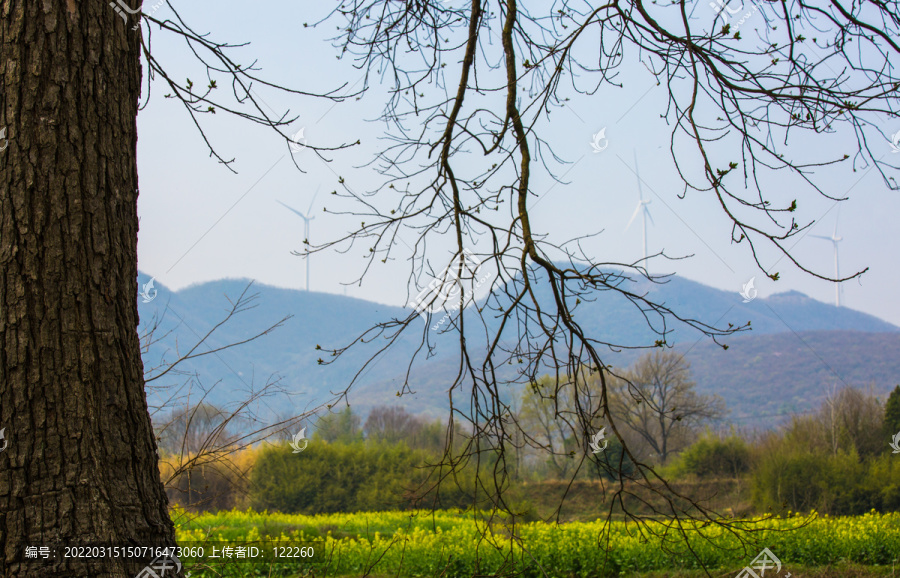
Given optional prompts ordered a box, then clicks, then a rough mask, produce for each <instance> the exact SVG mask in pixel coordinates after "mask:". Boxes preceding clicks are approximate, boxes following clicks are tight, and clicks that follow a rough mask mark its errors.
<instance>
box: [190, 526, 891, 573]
mask: <svg viewBox="0 0 900 578" xmlns="http://www.w3.org/2000/svg"><path fill="white" fill-rule="evenodd" d="M174 514H175V516H176V518H177V520H178V523H179V528H178V540H179V544H182V543H185V542H188V541H192V542H193V543H199V542H200V541H203V540H232V541H243V540H265V539H275V540H309V541H316V542H318V544H317V545H316V550H317V552H318V553H317V556H318V561H317V562H316V563H315V564H314V565H312V566H310V565H309V564H306V565H303V563H302V562H286V563H276V564H261V563H256V564H251V563H247V562H236V561H231V562H229V563H227V564H225V565H220V566H217V567H216V569H215V573H213V572H212V571H210V570H205V569H204V568H203V566H202V564H196V565H193V566H191V565H190V564H187V567H188V569H189V570H191V571H192V578H196V577H205V576H214V575H216V576H299V575H302V574H304V573H305V572H304V570H305V569H306V568H314V572H315V576H326V575H327V576H362V575H364V574H367V573H368V574H369V575H372V576H440V575H443V576H471V575H473V574H482V575H484V574H491V573H504V574H512V573H517V574H518V575H520V576H542V575H544V574H543V573H546V575H549V576H560V577H562V576H565V577H569V576H571V577H575V576H578V577H589V576H591V577H593V576H597V577H601V576H646V577H647V578H650V577H651V576H652V577H654V578H661V577H663V576H672V577H674V576H683V577H688V576H701V575H705V574H704V573H703V572H702V568H703V567H704V566H705V567H706V568H708V569H710V571H711V573H712V575H714V576H734V575H735V574H736V573H737V572H739V571H740V570H741V569H742V568H743V567H744V566H746V565H748V564H749V563H750V561H751V560H752V559H753V558H754V557H755V556H756V555H757V554H758V553H759V552H760V550H761V549H762V548H763V547H768V548H769V549H770V550H771V551H772V552H773V553H774V554H775V555H776V556H777V557H778V558H780V560H781V561H782V563H783V569H782V572H781V573H780V574H778V575H777V576H785V575H786V574H787V573H788V572H791V573H792V577H799V576H821V577H826V576H894V569H893V565H894V564H896V563H897V562H898V561H900V514H885V515H879V514H875V513H872V514H867V515H865V516H858V517H851V518H830V517H825V516H816V515H812V516H805V517H801V516H796V517H791V518H780V519H772V520H745V521H739V522H736V524H737V526H738V527H739V528H742V529H745V530H747V531H748V532H747V534H746V536H744V537H745V539H746V540H747V541H748V542H749V543H748V544H747V545H746V547H744V546H742V544H741V542H740V540H739V539H738V538H737V537H736V536H735V534H734V533H733V532H730V531H729V530H728V528H726V527H724V526H720V525H718V524H708V525H706V526H699V527H694V526H687V525H685V526H683V527H682V528H681V529H679V528H678V527H677V526H675V525H673V524H671V523H669V524H663V523H661V522H648V524H647V525H644V526H641V527H638V526H637V525H636V524H634V523H628V524H626V523H624V522H614V523H613V524H612V526H611V527H609V528H608V531H605V528H604V524H603V523H602V522H572V523H567V524H562V525H554V524H549V523H544V522H532V523H527V524H521V525H512V524H507V523H504V522H503V521H502V520H499V519H496V518H495V519H494V520H490V519H489V518H486V517H485V516H484V515H482V514H478V515H475V514H473V513H471V512H459V511H440V512H435V513H432V512H425V511H419V512H381V513H371V512H370V513H358V514H331V515H320V516H304V515H296V514H278V513H268V514H267V513H254V512H241V511H231V512H219V513H216V514H201V515H191V514H187V513H185V512H179V511H176V512H174ZM729 522H732V523H735V522H734V521H729ZM685 537H686V538H687V541H685ZM692 552H693V554H692ZM697 570H700V572H696V571H697ZM772 572H773V571H772V570H770V571H769V572H768V573H767V574H766V576H770V575H771V574H772Z"/></svg>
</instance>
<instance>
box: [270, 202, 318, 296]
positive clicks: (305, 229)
mask: <svg viewBox="0 0 900 578" xmlns="http://www.w3.org/2000/svg"><path fill="white" fill-rule="evenodd" d="M318 194H319V189H316V193H315V194H314V195H313V198H312V201H310V202H309V208H308V209H306V215H309V214H310V211H312V206H313V203H315V202H316V195H318ZM278 203H279V204H280V205H281V206H283V207H285V208H286V209H287V210H289V211H291V212H292V213H294V214H296V215H298V216H299V217H300V218H301V219H303V236H304V238H305V239H306V243H307V245H308V244H309V222H310V221H312V220H313V219H315V218H316V217H315V215H313V216H312V217H307V216H306V215H304V214H303V213H301V212H300V211H298V210H297V209H294V208H293V207H290V206H288V205H285V204H284V203H282V202H281V201H278ZM306 291H307V292H309V254H307V255H306Z"/></svg>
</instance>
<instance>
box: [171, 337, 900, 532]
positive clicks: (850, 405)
mask: <svg viewBox="0 0 900 578" xmlns="http://www.w3.org/2000/svg"><path fill="white" fill-rule="evenodd" d="M676 361H677V363H675V362H673V359H670V358H667V357H666V355H665V354H662V355H661V356H660V355H657V356H656V357H654V356H649V357H646V358H644V359H643V360H642V362H639V363H637V364H636V365H635V366H634V368H632V370H631V372H630V373H629V374H628V375H627V376H626V377H627V378H628V379H629V381H630V382H631V384H632V385H631V386H629V387H630V388H632V389H633V388H634V387H635V385H634V384H638V386H637V387H640V384H641V383H644V384H649V383H653V379H651V377H652V376H651V374H652V373H653V371H657V370H660V368H664V369H665V371H666V374H667V375H669V377H670V383H669V384H668V385H667V388H668V389H667V390H666V392H665V393H666V395H668V396H669V397H672V398H673V399H675V400H676V402H677V406H678V407H676V408H674V410H673V411H672V412H670V411H669V410H670V409H672V408H661V411H662V412H664V413H663V415H665V416H668V418H667V419H669V418H670V419H671V420H672V422H673V423H672V426H673V427H671V428H667V427H665V426H663V427H661V428H660V427H657V428H655V429H654V428H653V427H650V426H647V425H646V424H648V423H653V422H654V421H661V420H646V419H632V420H629V413H628V411H629V409H628V406H627V405H626V404H627V403H628V398H626V397H624V392H627V391H631V390H629V389H625V388H624V387H623V386H622V383H615V382H609V380H608V385H609V387H610V400H611V402H610V405H611V409H612V410H613V412H614V415H616V416H617V419H618V420H619V421H618V423H619V425H620V426H621V427H619V428H618V429H619V430H620V432H622V433H623V434H624V435H625V436H626V443H627V444H628V446H629V448H630V449H631V451H632V453H633V455H635V456H637V458H638V459H640V460H641V461H645V462H646V463H652V464H654V465H655V466H656V467H657V468H658V470H659V471H660V472H661V473H662V475H663V476H664V477H665V478H666V479H667V480H670V481H672V482H674V483H681V484H685V485H688V486H691V485H692V484H693V485H694V486H696V487H698V488H699V487H703V488H705V489H706V490H705V491H709V490H710V488H712V489H713V490H715V489H716V487H717V484H718V485H719V486H720V488H721V490H722V491H721V492H718V493H720V494H721V495H727V496H728V500H730V502H731V503H730V504H729V505H728V508H729V509H730V511H731V512H733V513H736V514H738V515H745V514H752V513H763V512H767V511H769V512H772V511H781V510H792V511H809V510H816V511H818V512H820V513H828V514H834V515H839V514H861V513H864V512H867V511H870V510H873V509H874V510H877V511H881V512H886V511H897V510H900V452H898V453H897V454H894V453H892V452H893V449H892V447H891V445H890V443H894V444H895V445H896V444H897V443H898V442H897V441H896V438H895V435H896V434H900V386H898V387H897V388H895V389H894V391H893V392H892V393H891V395H890V397H889V398H888V400H887V401H886V402H883V401H882V400H880V399H878V398H877V397H875V396H874V395H872V394H871V393H867V392H865V391H862V390H860V389H855V388H851V387H845V388H844V389H841V390H837V391H835V392H834V393H833V394H832V395H830V396H829V397H828V398H827V399H826V401H825V402H824V403H823V405H822V406H821V407H820V408H819V410H818V411H817V412H815V413H813V414H810V415H804V416H795V417H794V418H793V419H792V421H791V422H790V424H788V425H787V426H785V427H783V428H782V429H780V430H778V431H773V432H766V433H762V434H759V433H753V432H737V431H735V430H734V429H731V430H725V431H723V430H722V429H721V428H720V429H718V430H717V429H715V428H714V425H715V424H716V423H717V422H716V420H717V419H718V418H720V417H721V416H722V415H723V414H724V407H723V406H722V404H721V400H718V399H716V398H713V397H708V396H699V395H698V394H696V393H695V392H694V391H693V382H691V381H690V375H689V370H688V369H689V368H688V367H687V366H686V364H684V363H683V361H682V360H680V359H678V360H676ZM648 372H649V373H648ZM548 386H549V380H548V381H547V382H542V383H538V384H534V386H533V387H532V388H530V389H528V390H526V391H525V392H524V393H523V395H522V396H521V398H520V399H519V400H518V403H517V404H516V407H517V408H518V409H517V416H516V417H517V419H518V420H519V423H520V424H522V426H523V428H524V429H525V430H526V431H529V432H531V434H530V435H531V437H532V438H533V439H532V441H534V442H535V443H533V444H531V445H529V444H521V443H514V444H513V443H511V444H509V447H508V448H507V455H506V456H505V462H504V463H505V465H504V466H503V468H505V472H506V474H507V478H508V480H509V485H508V491H509V494H508V497H509V498H510V499H511V500H512V501H513V502H514V503H516V504H517V506H518V507H519V508H520V509H521V510H522V511H530V512H532V514H534V513H535V511H537V513H539V514H540V515H546V514H547V510H548V509H551V510H552V508H553V507H554V505H553V504H549V503H540V502H543V501H546V500H549V498H548V497H547V496H550V495H555V493H554V492H552V491H550V488H555V487H559V486H560V481H565V480H569V479H575V480H576V482H577V484H576V486H572V487H573V488H578V491H579V492H587V493H590V492H597V491H601V490H598V489H596V488H600V487H601V485H600V484H596V482H598V481H600V480H602V479H606V480H610V479H618V478H622V479H623V482H625V483H627V482H628V478H629V477H630V476H631V475H632V473H633V471H634V467H633V464H631V462H630V461H629V460H628V459H627V458H626V457H624V456H623V452H622V444H621V441H620V440H618V439H616V438H615V436H610V437H608V439H605V440H604V441H605V442H606V447H605V449H604V451H603V452H602V453H600V454H597V455H595V456H594V457H593V458H592V459H593V460H594V461H592V462H591V465H592V466H593V467H580V468H576V464H578V462H579V459H582V458H583V456H584V451H583V449H582V448H583V442H584V440H583V439H582V437H583V436H590V435H591V434H593V433H594V432H596V431H598V429H597V428H600V427H602V426H601V425H600V424H596V425H595V424H592V428H593V429H592V430H591V431H588V432H580V431H576V430H570V431H567V430H566V429H565V428H562V427H559V425H560V421H565V420H560V417H559V416H560V415H563V417H565V411H566V408H567V404H570V402H571V400H568V399H563V396H561V395H559V393H558V391H557V394H556V395H555V396H554V395H550V394H547V391H549V389H548ZM676 386H677V387H676ZM673 392H674V393H673ZM633 393H634V392H633V391H632V395H633ZM659 393H660V392H656V391H654V390H653V388H652V387H648V388H647V389H646V390H644V391H643V392H642V395H644V396H646V399H648V400H651V401H652V400H653V399H654V396H655V395H658V394H659ZM676 394H677V395H676ZM645 403H647V402H646V401H645ZM648 405H652V404H648ZM560 412H562V413H560ZM194 415H195V419H194V420H193V422H194V425H193V427H200V424H202V423H204V420H198V419H196V412H195V413H194ZM204 415H206V416H207V418H208V419H207V420H205V423H206V425H205V427H207V428H211V427H213V428H214V425H215V415H216V413H215V410H214V408H210V409H209V410H208V411H206V412H205V414H204ZM646 417H647V416H646V415H645V416H643V418H646ZM679 418H680V419H679ZM174 421H176V422H177V419H175V420H174ZM172 423H173V422H172V421H170V422H169V424H168V427H167V428H165V430H163V431H162V432H161V435H160V449H161V451H160V453H161V457H162V461H161V463H162V465H161V470H162V473H163V479H164V480H170V481H169V484H168V493H169V497H170V500H172V501H174V502H177V503H179V504H181V505H182V506H185V507H188V508H192V509H195V510H219V509H230V508H234V507H238V508H245V507H253V508H254V509H257V510H270V511H282V512H299V513H309V514H314V513H328V512H354V511H369V510H387V509H406V508H421V507H426V508H431V507H435V508H451V507H467V506H473V505H476V506H477V505H487V502H486V500H487V499H488V498H489V497H488V496H486V495H483V491H484V490H483V489H481V488H480V487H479V488H478V489H477V490H476V483H475V481H474V475H473V472H474V468H475V467H476V463H475V460H474V459H473V458H472V457H471V456H470V457H468V458H467V459H463V460H461V461H460V458H461V456H464V455H465V454H466V452H464V451H463V445H464V444H466V443H469V442H470V440H469V439H468V438H467V437H466V435H465V432H464V429H463V428H462V427H460V425H459V424H455V425H454V432H455V433H454V438H453V439H454V443H453V444H452V445H451V446H450V447H447V445H446V444H445V440H446V439H447V434H448V425H449V424H448V423H447V422H446V421H441V420H436V421H425V420H423V419H420V418H418V417H416V416H413V415H410V414H409V413H407V412H406V411H405V410H403V409H402V408H399V407H376V408H374V409H373V410H372V411H371V412H370V413H369V415H368V416H367V419H366V421H365V423H362V420H361V418H360V416H358V415H356V414H355V413H354V412H353V411H352V409H351V408H349V407H347V408H344V409H343V410H342V411H339V412H336V413H332V414H328V415H326V416H324V417H322V418H321V419H319V421H318V423H317V424H316V431H315V432H314V434H313V436H312V438H311V439H310V440H309V442H308V444H307V445H306V447H305V449H303V451H301V452H295V451H294V449H293V448H292V447H291V445H290V443H289V442H290V436H289V435H287V436H285V439H283V440H280V441H278V442H277V443H266V444H261V445H258V446H256V447H251V448H248V449H244V450H241V451H235V452H227V451H225V452H220V453H219V454H218V455H217V458H216V459H212V460H211V459H196V463H191V460H192V459H193V458H194V457H197V456H200V455H202V448H201V447H199V444H196V443H195V446H197V447H193V446H192V445H191V443H185V440H188V441H190V440H193V439H194V438H195V437H197V438H202V436H193V437H192V436H191V435H190V433H191V432H190V431H189V430H190V427H187V426H185V424H181V425H182V427H180V428H179V427H177V424H176V426H172ZM642 424H644V427H643V429H642ZM230 435H237V434H230ZM223 436H224V437H226V438H227V436H226V435H225V434H223ZM226 441H227V440H226ZM226 447H227V444H226ZM541 448H543V449H541ZM182 450H183V451H182ZM548 450H549V452H548ZM492 460H493V461H492ZM479 461H480V463H479V464H477V465H478V467H480V468H486V469H483V470H482V471H490V469H491V468H495V466H497V463H496V458H495V457H492V456H491V455H490V454H489V453H485V454H482V455H480V458H479ZM450 462H456V463H457V467H456V468H455V471H451V468H450V467H449V465H448V464H449V463H450ZM620 462H621V464H622V467H621V468H619V467H618V465H619V464H620ZM185 463H188V464H190V465H189V467H184V464H185ZM439 464H443V465H439ZM179 468H181V469H180V470H179ZM173 473H178V475H175V476H173V475H172V474H173ZM438 482H440V483H438ZM541 485H546V487H547V491H544V492H542V491H541V490H540V489H539V488H540V487H541ZM694 486H691V487H694ZM592 488H593V489H592ZM479 492H482V493H479ZM713 493H715V492H713ZM599 497H602V496H596V498H599ZM590 501H591V500H590V499H587V498H586V503H588V504H589V503H590ZM593 501H595V502H596V501H598V500H597V499H594V500H593ZM720 505H722V504H720ZM597 507H598V508H600V507H601V505H600V504H597ZM591 511H592V510H591ZM598 512H599V509H598ZM585 515H587V512H585Z"/></svg>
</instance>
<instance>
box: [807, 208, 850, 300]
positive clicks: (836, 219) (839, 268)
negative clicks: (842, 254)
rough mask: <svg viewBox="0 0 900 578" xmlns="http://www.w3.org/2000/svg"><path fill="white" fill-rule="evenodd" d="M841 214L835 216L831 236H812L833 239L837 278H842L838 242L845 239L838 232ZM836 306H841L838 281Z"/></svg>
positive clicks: (835, 295)
mask: <svg viewBox="0 0 900 578" xmlns="http://www.w3.org/2000/svg"><path fill="white" fill-rule="evenodd" d="M839 216H840V213H838V214H837V215H836V216H835V217H834V232H833V233H831V236H830V237H826V236H825V235H811V236H812V237H815V238H816V239H825V240H826V241H831V244H832V245H834V278H835V279H840V278H841V266H840V263H839V262H838V243H840V242H841V241H843V240H844V238H843V237H838V234H837V226H838V217H839ZM834 306H835V307H840V306H841V284H840V283H838V282H837V281H835V282H834Z"/></svg>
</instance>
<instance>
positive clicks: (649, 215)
mask: <svg viewBox="0 0 900 578" xmlns="http://www.w3.org/2000/svg"><path fill="white" fill-rule="evenodd" d="M644 212H645V213H647V218H648V219H650V222H651V223H653V226H654V227H655V226H656V221H654V220H653V215H651V214H650V209H648V208H647V205H644Z"/></svg>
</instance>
